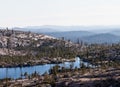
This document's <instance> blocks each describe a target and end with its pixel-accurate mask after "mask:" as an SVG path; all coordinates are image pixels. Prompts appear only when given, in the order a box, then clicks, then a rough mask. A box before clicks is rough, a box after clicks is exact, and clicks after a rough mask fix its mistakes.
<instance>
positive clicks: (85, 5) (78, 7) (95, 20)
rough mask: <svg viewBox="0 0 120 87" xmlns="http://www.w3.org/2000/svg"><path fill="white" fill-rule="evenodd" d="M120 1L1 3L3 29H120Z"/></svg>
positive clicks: (1, 0)
mask: <svg viewBox="0 0 120 87" xmlns="http://www.w3.org/2000/svg"><path fill="white" fill-rule="evenodd" d="M119 9H120V1H119V0H99V1H98V0H59V1H58V0H0V12H1V14H0V27H10V28H11V27H25V26H42V25H57V26H120V17H119V15H120V12H119Z"/></svg>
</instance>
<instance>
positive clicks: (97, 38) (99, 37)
mask: <svg viewBox="0 0 120 87" xmlns="http://www.w3.org/2000/svg"><path fill="white" fill-rule="evenodd" d="M82 40H83V41H85V42H88V43H118V42H120V36H116V35H113V34H109V33H102V34H95V35H91V36H86V37H83V38H82Z"/></svg>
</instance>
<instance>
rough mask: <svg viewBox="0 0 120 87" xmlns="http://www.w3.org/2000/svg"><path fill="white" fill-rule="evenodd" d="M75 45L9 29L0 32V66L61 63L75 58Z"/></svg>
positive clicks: (62, 40)
mask: <svg viewBox="0 0 120 87" xmlns="http://www.w3.org/2000/svg"><path fill="white" fill-rule="evenodd" d="M75 46H76V45H75V44H73V43H72V42H71V41H70V40H68V41H65V40H64V38H62V39H57V38H55V37H52V36H48V35H44V34H38V33H32V32H23V31H16V30H9V29H1V30H0V55H1V56H0V60H1V62H0V65H1V66H3V65H5V66H6V65H7V66H11V65H12V66H14V65H15V66H17V65H28V63H29V65H32V64H43V63H51V62H52V63H53V62H56V61H54V60H53V59H55V60H57V62H62V59H64V60H65V59H68V58H74V57H75V52H74V48H75Z"/></svg>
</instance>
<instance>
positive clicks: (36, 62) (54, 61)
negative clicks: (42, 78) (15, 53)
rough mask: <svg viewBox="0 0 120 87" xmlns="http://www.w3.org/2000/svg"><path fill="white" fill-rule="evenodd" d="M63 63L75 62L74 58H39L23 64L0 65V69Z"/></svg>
mask: <svg viewBox="0 0 120 87" xmlns="http://www.w3.org/2000/svg"><path fill="white" fill-rule="evenodd" d="M63 62H75V58H71V59H65V58H61V57H58V58H41V59H39V60H29V61H28V62H24V63H19V64H16V63H11V64H7V63H0V68H14V67H30V66H35V65H45V64H60V63H63Z"/></svg>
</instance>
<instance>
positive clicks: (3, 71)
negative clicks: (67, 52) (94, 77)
mask: <svg viewBox="0 0 120 87" xmlns="http://www.w3.org/2000/svg"><path fill="white" fill-rule="evenodd" d="M80 63H83V64H84V65H86V66H87V65H88V63H87V62H83V61H82V60H81V59H80V58H79V57H76V58H75V62H64V63H60V64H58V65H59V66H61V67H62V66H64V67H66V68H69V67H70V65H71V64H73V66H74V68H75V67H77V68H79V67H80ZM55 65H56V64H45V65H36V66H29V67H22V68H20V67H14V68H0V79H3V78H6V77H7V78H13V79H17V78H20V77H21V74H24V73H25V72H27V73H28V74H32V73H34V72H35V71H36V72H38V73H39V74H40V75H42V74H44V73H45V72H49V70H50V69H51V68H52V67H53V66H55ZM89 65H90V64H89ZM90 66H91V65H90Z"/></svg>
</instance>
